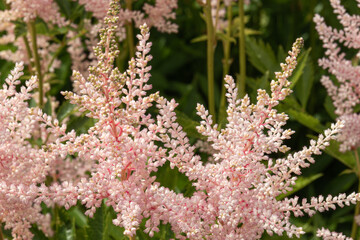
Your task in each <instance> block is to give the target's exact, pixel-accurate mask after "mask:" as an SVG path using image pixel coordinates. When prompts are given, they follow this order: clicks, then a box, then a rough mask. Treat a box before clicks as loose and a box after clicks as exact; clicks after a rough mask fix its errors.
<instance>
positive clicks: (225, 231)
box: [0, 1, 360, 239]
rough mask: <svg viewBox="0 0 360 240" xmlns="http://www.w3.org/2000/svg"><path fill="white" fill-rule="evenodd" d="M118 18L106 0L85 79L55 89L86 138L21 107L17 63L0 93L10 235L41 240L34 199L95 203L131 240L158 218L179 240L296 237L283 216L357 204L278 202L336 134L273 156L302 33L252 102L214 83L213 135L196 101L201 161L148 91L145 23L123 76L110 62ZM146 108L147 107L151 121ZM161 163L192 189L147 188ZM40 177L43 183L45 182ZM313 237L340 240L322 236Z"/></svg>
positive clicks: (2, 187) (1, 164) (278, 149)
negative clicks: (223, 112) (217, 118)
mask: <svg viewBox="0 0 360 240" xmlns="http://www.w3.org/2000/svg"><path fill="white" fill-rule="evenodd" d="M119 12H121V8H120V5H119V3H118V2H117V1H111V2H110V10H109V11H108V14H107V17H106V18H105V19H104V22H103V26H104V28H103V29H101V30H100V42H99V44H98V45H97V46H96V47H95V48H94V51H93V54H94V56H95V60H96V61H95V62H96V64H95V65H94V66H91V67H89V74H88V75H87V76H83V75H82V74H81V73H80V72H78V71H75V72H74V75H73V78H74V81H75V83H76V86H77V88H78V91H77V92H76V93H74V92H70V91H67V92H63V94H64V95H65V97H66V98H67V99H69V100H70V102H71V103H73V104H76V105H77V106H78V108H79V111H81V112H83V114H85V115H86V116H87V117H89V118H92V119H95V121H94V122H95V123H94V125H93V126H92V127H90V128H89V129H88V131H87V132H86V133H84V134H80V135H76V133H75V131H70V132H66V131H65V130H66V126H65V125H62V126H59V123H58V121H57V120H53V119H52V118H51V117H50V116H47V115H46V114H43V113H42V112H41V110H39V109H30V108H29V107H28V105H27V102H26V101H27V100H28V99H29V98H30V97H31V94H30V91H32V90H33V89H34V88H35V81H36V78H32V79H31V80H30V81H29V82H27V83H26V86H27V87H25V86H24V87H22V88H21V89H20V92H19V93H17V92H16V88H15V86H16V85H17V84H19V81H18V78H19V76H20V75H21V71H22V65H17V66H16V68H15V70H14V71H13V72H12V73H11V75H10V76H9V78H8V79H7V80H6V82H7V84H6V85H4V86H3V89H2V90H0V98H1V99H2V101H1V102H0V108H1V109H0V110H1V111H0V113H1V114H0V117H1V120H2V121H1V122H0V131H1V134H0V136H1V137H0V141H1V145H0V146H1V147H0V152H1V154H0V157H1V158H0V176H1V178H0V210H1V211H0V220H1V221H2V222H5V224H6V227H8V228H12V234H13V236H14V238H15V239H30V238H31V237H32V235H31V233H30V231H29V228H30V226H31V224H32V223H37V224H38V225H39V227H40V228H41V229H42V230H44V231H45V232H47V234H51V231H50V229H49V221H48V220H49V219H48V217H45V218H44V216H43V215H42V214H41V207H40V204H41V203H45V204H46V205H48V206H53V205H54V204H58V205H59V206H64V207H65V208H66V209H69V208H70V207H71V206H74V205H76V204H77V203H81V204H82V205H84V206H85V208H86V212H85V213H86V214H87V215H88V216H89V217H92V216H93V215H94V213H95V211H96V210H97V208H99V207H100V206H101V205H102V204H106V205H108V206H111V207H112V208H113V209H114V211H115V212H116V214H117V215H116V218H115V219H113V223H114V224H115V225H118V226H121V227H124V229H125V231H124V234H125V235H127V236H134V235H135V234H136V230H138V229H139V227H140V224H141V222H142V221H146V223H145V232H146V233H148V234H149V236H153V235H154V232H157V231H159V225H160V223H165V224H166V223H169V224H170V225H171V229H172V231H173V232H174V233H175V236H176V238H178V239H204V238H206V239H259V238H261V236H262V235H263V233H264V232H267V233H268V234H269V235H272V234H277V235H283V234H287V235H288V236H289V237H293V236H296V237H300V236H301V234H304V231H303V229H302V228H301V227H297V226H295V225H294V224H292V223H291V222H290V217H291V216H292V215H294V216H295V217H297V216H303V215H305V214H307V215H309V216H312V215H313V214H314V213H315V211H319V212H323V211H327V210H330V209H335V208H336V207H337V206H340V207H343V206H345V205H350V204H354V203H356V202H357V201H360V194H359V193H357V194H356V193H352V194H350V195H347V196H346V195H345V194H340V195H338V196H330V195H329V196H327V197H323V196H318V197H313V198H311V199H310V201H309V202H308V200H307V199H302V200H299V198H298V197H296V196H295V197H292V198H285V199H280V198H281V194H283V193H287V192H289V191H291V190H292V188H293V187H294V185H295V183H296V180H297V176H299V175H301V173H302V169H303V168H306V167H309V166H310V164H312V163H314V162H315V160H314V158H313V157H312V155H319V154H321V151H322V150H324V149H325V147H326V146H328V145H329V141H330V140H332V139H335V138H336V136H337V135H338V134H339V132H340V130H341V128H342V127H343V122H342V121H338V122H337V123H335V124H332V125H331V128H330V129H327V130H326V131H325V132H324V134H320V135H319V137H318V138H317V140H311V141H310V145H309V147H303V149H302V150H300V151H298V152H293V153H290V154H287V155H283V156H284V157H282V158H276V159H275V158H273V157H272V156H274V155H275V154H273V153H276V155H277V156H278V155H280V156H281V155H282V154H284V153H286V152H288V151H289V150H290V148H289V147H288V146H286V145H285V143H284V141H285V140H287V139H289V138H290V137H291V135H292V134H293V133H294V131H292V130H290V129H284V127H285V124H286V122H287V120H288V116H287V115H286V114H284V113H280V112H278V111H277V110H276V106H277V105H278V104H279V102H280V101H282V100H284V99H285V98H286V97H287V96H288V95H289V94H290V93H291V89H290V82H289V81H288V77H289V76H291V74H292V72H293V71H294V69H295V67H296V64H297V60H296V59H297V57H298V55H299V53H300V48H301V47H302V45H303V40H302V39H301V38H300V39H297V40H296V42H295V43H294V45H293V47H292V49H291V51H289V52H288V54H289V56H288V57H287V58H286V59H285V63H283V64H281V65H280V66H281V72H276V73H275V77H276V79H275V80H272V81H271V86H270V93H268V92H266V91H265V90H262V89H259V90H258V92H257V102H256V103H251V102H250V98H249V97H248V96H247V95H246V96H245V97H244V98H243V99H238V97H237V96H238V90H237V89H236V87H235V83H234V80H233V78H232V77H231V76H226V77H225V82H226V85H225V86H226V89H227V94H226V97H227V102H228V107H227V124H226V125H225V127H224V128H223V129H219V126H218V125H217V124H214V122H213V119H212V116H211V115H210V114H209V112H208V111H207V110H206V109H205V107H204V106H203V105H200V104H198V106H197V113H198V115H199V116H200V118H201V122H200V125H199V126H198V127H197V130H198V132H199V133H200V134H202V135H203V136H204V137H205V138H206V139H207V142H208V145H210V146H211V148H212V149H213V151H212V152H211V155H212V156H211V157H212V159H213V160H212V161H211V162H207V163H204V162H203V161H202V159H201V157H200V156H198V155H196V153H195V152H196V147H195V146H193V145H191V144H190V141H189V139H188V137H187V135H186V133H185V132H184V131H183V129H182V127H181V126H180V125H179V123H178V122H177V116H176V113H175V108H176V107H177V103H176V102H175V100H170V101H169V100H167V99H165V98H164V97H162V96H160V94H159V93H153V94H148V91H149V90H150V89H151V85H150V84H149V80H150V77H151V75H150V70H151V66H150V65H149V62H150V61H151V59H152V56H151V55H149V52H150V48H151V43H150V42H148V40H149V27H148V26H147V25H146V24H144V25H142V26H141V27H140V34H139V35H138V36H137V38H138V40H139V44H138V46H137V52H136V54H135V58H132V59H131V60H130V61H129V63H128V69H127V70H126V71H125V72H120V70H119V69H118V68H116V67H114V61H115V58H116V57H117V55H118V54H119V51H118V49H117V46H118V45H117V42H116V32H117V29H118V28H119V23H118V22H119ZM151 107H153V108H156V111H153V112H152V114H150V110H149V108H151ZM36 140H39V141H36ZM37 142H40V144H39V145H40V146H38V145H36V143H37ZM166 162H169V163H170V167H171V168H176V169H178V171H179V172H180V173H182V174H184V175H185V176H187V178H188V179H189V180H191V181H192V184H193V186H194V188H195V192H194V193H193V194H192V195H191V196H190V197H185V196H184V195H183V194H181V193H177V192H175V191H172V190H170V189H168V188H166V187H164V186H161V185H160V183H158V182H156V177H155V176H154V175H153V173H154V172H156V171H157V170H158V169H159V167H161V166H162V165H164V164H165V163H166ZM71 168H73V169H71ZM85 171H86V172H87V173H85ZM47 176H48V177H51V181H50V182H47V184H45V178H46V177H47ZM318 235H319V236H323V237H324V238H325V239H331V238H332V237H337V238H339V239H341V237H343V236H342V235H341V234H335V233H330V232H328V231H327V230H324V229H322V230H319V231H318Z"/></svg>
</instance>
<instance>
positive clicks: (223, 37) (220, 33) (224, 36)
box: [215, 32, 236, 43]
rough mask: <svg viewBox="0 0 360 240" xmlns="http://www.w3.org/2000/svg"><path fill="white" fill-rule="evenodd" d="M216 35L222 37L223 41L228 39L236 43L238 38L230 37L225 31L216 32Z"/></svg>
mask: <svg viewBox="0 0 360 240" xmlns="http://www.w3.org/2000/svg"><path fill="white" fill-rule="evenodd" d="M215 36H216V37H217V38H218V39H220V40H221V41H226V42H227V41H228V42H233V43H236V40H235V38H233V37H229V36H228V35H226V34H225V33H223V32H216V33H215Z"/></svg>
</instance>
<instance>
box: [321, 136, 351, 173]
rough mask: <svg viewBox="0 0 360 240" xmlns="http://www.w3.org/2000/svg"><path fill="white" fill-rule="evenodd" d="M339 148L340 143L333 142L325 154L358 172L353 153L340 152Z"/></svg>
mask: <svg viewBox="0 0 360 240" xmlns="http://www.w3.org/2000/svg"><path fill="white" fill-rule="evenodd" d="M339 146H340V143H338V142H336V141H334V140H332V141H331V142H330V146H328V147H327V148H325V152H326V153H327V154H329V155H330V156H332V157H334V158H336V159H337V160H339V161H340V162H342V163H343V164H344V165H345V166H347V167H349V168H350V169H353V171H355V172H356V161H355V157H354V155H353V153H352V152H351V151H347V152H345V153H342V152H340V151H339Z"/></svg>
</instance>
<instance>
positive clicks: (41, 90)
mask: <svg viewBox="0 0 360 240" xmlns="http://www.w3.org/2000/svg"><path fill="white" fill-rule="evenodd" d="M28 29H29V32H30V36H31V44H32V50H33V51H32V53H33V56H34V63H35V68H36V72H37V77H38V80H39V107H40V108H42V107H43V105H44V87H43V86H44V79H43V75H42V73H41V65H40V57H39V54H38V49H37V41H36V29H35V23H34V22H29V23H28Z"/></svg>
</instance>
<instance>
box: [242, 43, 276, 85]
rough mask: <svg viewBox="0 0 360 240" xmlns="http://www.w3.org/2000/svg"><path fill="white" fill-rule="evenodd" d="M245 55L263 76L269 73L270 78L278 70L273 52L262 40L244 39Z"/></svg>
mask: <svg viewBox="0 0 360 240" xmlns="http://www.w3.org/2000/svg"><path fill="white" fill-rule="evenodd" d="M246 54H247V55H248V59H249V61H250V62H251V64H252V65H253V66H254V67H255V68H257V69H258V70H259V71H260V72H261V73H263V74H264V73H265V72H266V71H269V72H270V74H271V78H272V77H273V76H274V72H276V71H278V70H279V69H280V66H279V63H278V62H277V59H276V57H275V54H274V51H273V50H272V48H271V47H270V45H269V44H265V43H264V42H263V41H262V40H258V41H256V40H255V39H253V38H249V37H246Z"/></svg>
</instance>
